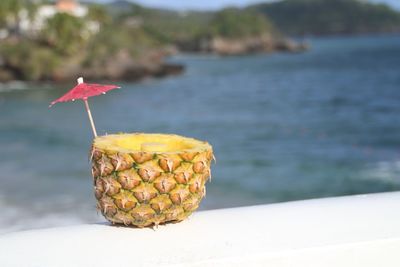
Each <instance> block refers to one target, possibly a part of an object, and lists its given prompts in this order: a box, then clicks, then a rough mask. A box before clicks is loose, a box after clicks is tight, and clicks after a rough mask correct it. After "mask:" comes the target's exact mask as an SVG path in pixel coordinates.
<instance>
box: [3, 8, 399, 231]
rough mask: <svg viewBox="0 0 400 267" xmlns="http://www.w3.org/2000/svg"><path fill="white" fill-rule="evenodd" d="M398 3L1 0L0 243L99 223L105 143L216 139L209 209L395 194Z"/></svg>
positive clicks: (207, 199)
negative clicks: (90, 89)
mask: <svg viewBox="0 0 400 267" xmlns="http://www.w3.org/2000/svg"><path fill="white" fill-rule="evenodd" d="M399 32H400V4H399V1H397V0H380V1H372V0H371V1H367V0H364V1H362V0H281V1H264V2H262V1H245V0H213V1H211V0H204V1H184V0H174V1H161V0H141V1H137V2H128V1H115V2H112V1H105V0H103V1H101V0H99V1H91V2H83V1H76V0H58V1H40V0H37V1H33V0H32V1H28V0H1V1H0V147H1V148H0V209H1V216H0V233H5V232H10V231H16V230H22V229H32V228H41V227H51V226H61V225H71V224H77V223H91V222H99V221H104V219H103V218H102V217H101V216H100V215H98V214H97V213H96V209H95V198H94V195H93V185H92V178H91V173H90V165H89V162H88V151H89V148H90V145H91V142H92V133H91V130H90V125H89V122H88V118H87V115H86V113H85V109H84V104H83V102H81V101H75V102H71V103H62V104H58V105H56V106H54V107H53V108H52V109H50V110H49V108H48V105H49V103H50V102H51V101H52V100H54V99H56V98H58V97H59V96H61V95H62V94H64V93H65V92H66V91H68V90H69V89H70V88H72V87H73V86H74V85H75V84H76V78H77V77H79V76H84V77H85V80H86V81H87V82H112V83H116V84H118V85H120V86H121V87H122V89H120V90H116V91H112V92H110V93H108V94H107V95H105V96H99V97H96V98H91V99H90V104H91V108H92V113H93V116H94V119H95V121H96V124H97V128H98V132H99V133H100V134H106V133H115V132H162V133H176V134H180V135H184V136H191V137H195V138H199V139H202V140H207V141H209V142H210V143H211V144H212V145H213V147H214V150H215V154H216V157H217V164H216V165H214V166H213V180H212V182H211V183H209V184H208V187H207V197H206V199H205V200H204V201H203V202H202V205H201V209H214V208H224V207H236V206H244V205H255V204H263V203H274V202H282V201H291V200H301V199H310V198H321V197H330V196H341V195H352V194H363V193H373V192H385V191H395V190H399V189H400V139H399V136H400V35H399Z"/></svg>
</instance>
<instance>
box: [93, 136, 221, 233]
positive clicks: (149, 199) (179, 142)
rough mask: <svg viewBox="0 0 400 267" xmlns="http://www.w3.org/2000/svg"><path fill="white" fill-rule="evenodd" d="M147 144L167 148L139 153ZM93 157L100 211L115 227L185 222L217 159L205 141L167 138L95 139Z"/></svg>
mask: <svg viewBox="0 0 400 267" xmlns="http://www.w3.org/2000/svg"><path fill="white" fill-rule="evenodd" d="M115 140H118V141H115ZM149 140H150V141H151V142H153V143H154V142H160V143H162V144H163V145H162V146H157V145H153V143H152V145H151V146H147V147H154V148H156V149H158V148H164V147H167V149H164V150H163V151H148V148H146V151H141V150H139V149H138V148H139V145H140V144H139V143H140V142H149ZM118 142H119V143H118ZM171 143H172V144H171ZM90 156H91V161H92V174H93V178H94V191H95V197H96V199H97V207H98V209H99V210H100V211H101V213H102V214H103V216H104V217H105V218H106V219H107V220H109V221H110V222H112V223H117V224H125V225H134V226H138V227H146V226H151V225H155V226H157V225H158V224H161V223H165V222H170V221H176V222H178V221H182V220H184V219H185V218H187V217H188V216H189V215H190V214H191V213H192V212H193V211H195V210H196V209H197V208H198V206H199V204H200V201H201V200H202V198H203V197H204V195H205V184H206V182H207V181H208V180H209V178H210V173H211V172H210V165H211V160H212V159H213V158H214V156H213V151H212V147H211V145H209V144H208V143H207V142H202V141H198V140H195V139H192V138H186V137H181V136H177V135H166V134H118V135H107V136H101V137H97V138H96V139H95V140H94V142H93V145H92V149H91V154H90Z"/></svg>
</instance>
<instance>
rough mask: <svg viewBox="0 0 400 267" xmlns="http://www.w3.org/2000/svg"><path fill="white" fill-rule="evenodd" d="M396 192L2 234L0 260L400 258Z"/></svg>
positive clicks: (145, 262) (116, 262)
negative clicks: (141, 223)
mask: <svg viewBox="0 0 400 267" xmlns="http://www.w3.org/2000/svg"><path fill="white" fill-rule="evenodd" d="M399 208H400V193H383V194H371V195H360V196H350V197H339V198H328V199H319V200H308V201H297V202H289V203H283V204H273V205H261V206H253V207H244V208H233V209H223V210H212V211H202V212H196V213H195V214H194V215H193V216H191V217H190V218H189V219H188V220H186V221H184V222H181V223H178V224H168V225H164V226H160V227H159V228H158V229H155V230H152V229H150V228H145V229H137V228H126V227H115V226H110V225H108V224H89V225H80V226H72V227H62V228H53V229H44V230H34V231H24V232H16V233H11V234H5V235H2V236H0V266H5V267H12V266H24V267H29V266H41V267H46V266H49V267H57V266H73V267H79V266H84V267H88V266H96V267H99V266H107V267H109V266H113V267H115V266H296V267H297V266H305V267H312V266H316V267H317V266H318V267H322V266H335V267H336V266H341V267H343V266H351V267H355V266H360V267H361V266H362V267H368V266H374V267H375V266H385V267H390V266H396V267H397V266H400V257H399V252H400V209H399Z"/></svg>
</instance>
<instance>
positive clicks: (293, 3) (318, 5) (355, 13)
mask: <svg viewBox="0 0 400 267" xmlns="http://www.w3.org/2000/svg"><path fill="white" fill-rule="evenodd" d="M248 9H249V10H252V11H256V12H260V13H262V14H264V15H265V16H267V17H268V18H269V19H270V20H271V21H272V22H273V23H274V25H275V26H276V27H277V28H278V29H279V30H280V31H282V32H283V33H285V34H289V35H332V34H364V33H387V32H399V31H400V12H397V11H395V10H393V9H391V8H390V7H389V6H387V5H384V4H372V3H368V2H366V1H362V0H283V1H277V2H272V3H263V4H257V5H252V6H249V7H248Z"/></svg>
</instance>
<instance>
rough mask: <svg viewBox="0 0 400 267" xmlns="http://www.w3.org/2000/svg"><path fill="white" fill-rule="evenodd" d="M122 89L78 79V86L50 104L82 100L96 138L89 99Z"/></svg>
mask: <svg viewBox="0 0 400 267" xmlns="http://www.w3.org/2000/svg"><path fill="white" fill-rule="evenodd" d="M116 88H120V87H119V86H116V85H112V84H105V85H102V84H93V83H84V82H83V78H82V77H80V78H79V79H78V85H77V86H75V87H74V88H72V89H71V90H70V91H69V92H68V93H66V94H65V95H63V96H62V97H60V98H58V99H56V100H54V101H53V102H51V103H50V106H49V107H51V106H53V105H54V104H56V103H59V102H67V101H75V99H82V100H83V101H84V102H85V107H86V111H87V113H88V115H89V120H90V124H91V126H92V130H93V134H94V136H95V137H96V136H97V132H96V127H95V126H94V122H93V118H92V113H91V112H90V108H89V103H88V101H87V99H88V98H89V97H91V96H96V95H100V94H105V93H106V92H107V91H110V90H112V89H116Z"/></svg>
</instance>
